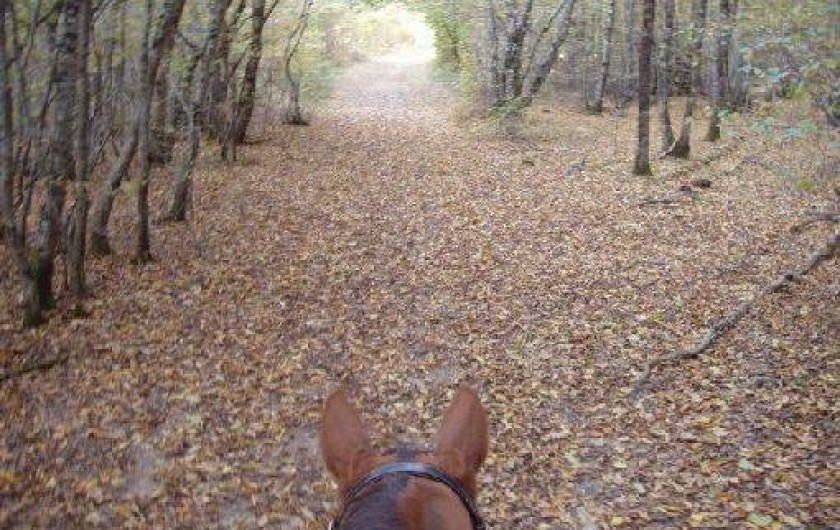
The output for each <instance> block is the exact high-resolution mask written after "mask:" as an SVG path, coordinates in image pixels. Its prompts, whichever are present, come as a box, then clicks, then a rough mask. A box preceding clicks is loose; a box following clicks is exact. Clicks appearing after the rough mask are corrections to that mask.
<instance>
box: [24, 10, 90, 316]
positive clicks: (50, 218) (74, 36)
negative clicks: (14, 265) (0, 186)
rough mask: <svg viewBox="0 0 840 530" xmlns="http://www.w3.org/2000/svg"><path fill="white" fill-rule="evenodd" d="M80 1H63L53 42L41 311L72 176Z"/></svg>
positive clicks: (49, 292) (39, 266)
mask: <svg viewBox="0 0 840 530" xmlns="http://www.w3.org/2000/svg"><path fill="white" fill-rule="evenodd" d="M80 7H81V6H80V0H66V1H65V2H64V4H63V6H62V23H61V35H60V37H59V39H58V41H57V42H56V50H55V63H56V67H55V70H54V76H53V79H52V85H53V86H54V87H55V98H54V100H53V103H52V106H53V112H52V120H51V127H50V150H49V160H48V169H47V174H46V177H45V179H44V184H45V197H44V203H43V205H42V206H41V214H40V217H39V221H38V238H37V242H38V256H37V258H36V259H37V262H36V265H35V271H34V272H35V285H36V291H37V294H38V303H39V305H40V309H47V308H50V307H52V306H53V305H54V303H55V293H54V290H53V276H54V272H55V257H56V254H57V252H58V251H59V250H60V249H59V246H60V244H61V237H62V232H63V230H62V228H63V227H62V226H61V225H62V222H61V221H62V212H63V210H64V200H65V195H66V190H65V188H64V186H65V184H66V182H67V180H68V178H69V177H72V176H73V168H74V161H73V138H74V134H73V127H74V125H75V123H74V121H75V112H76V110H77V109H76V106H75V100H76V75H77V74H78V69H77V68H76V48H77V46H78V40H79V25H78V24H79V11H80Z"/></svg>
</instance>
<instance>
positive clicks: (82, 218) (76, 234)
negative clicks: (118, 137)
mask: <svg viewBox="0 0 840 530" xmlns="http://www.w3.org/2000/svg"><path fill="white" fill-rule="evenodd" d="M80 8H81V13H80V17H79V22H80V25H79V46H78V56H77V59H78V64H77V68H78V72H77V74H76V79H77V81H78V87H77V92H76V93H77V99H76V186H75V203H74V204H73V209H72V216H70V223H68V224H69V226H68V236H69V237H68V244H67V253H68V257H69V259H68V260H67V264H68V274H67V275H68V277H69V284H70V292H71V293H72V295H73V297H74V298H75V299H76V309H77V311H79V310H80V309H81V299H82V297H83V296H84V294H85V290H86V281H85V243H86V241H87V217H88V190H87V180H88V172H89V171H90V160H89V159H90V138H89V130H90V129H89V126H88V124H89V116H88V112H89V109H90V89H89V77H88V57H89V51H90V37H91V33H92V27H91V24H92V18H93V17H92V7H91V0H82V1H81V6H80Z"/></svg>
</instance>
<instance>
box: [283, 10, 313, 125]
mask: <svg viewBox="0 0 840 530" xmlns="http://www.w3.org/2000/svg"><path fill="white" fill-rule="evenodd" d="M313 3H314V0H303V6H302V7H301V10H300V14H299V15H298V21H297V25H296V26H295V28H294V29H293V30H292V32H291V34H289V38H288V40H287V41H286V52H285V55H284V59H283V69H284V72H285V74H286V90H287V91H288V97H289V100H288V104H287V107H286V117H285V120H284V121H285V122H286V123H287V124H289V125H306V124H307V123H308V122H307V120H306V118H304V117H303V111H302V109H301V108H300V83H299V82H298V81H297V79H295V77H294V74H293V73H292V59H293V58H294V56H295V53H296V52H297V49H298V47H299V46H300V41H301V38H302V37H303V32H304V31H306V26H307V24H308V23H309V11H310V10H311V9H312V4H313Z"/></svg>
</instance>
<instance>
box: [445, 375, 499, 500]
mask: <svg viewBox="0 0 840 530" xmlns="http://www.w3.org/2000/svg"><path fill="white" fill-rule="evenodd" d="M488 440H489V434H488V432H487V413H486V412H485V411H484V407H483V406H482V405H481V401H479V399H478V396H477V395H476V393H475V391H473V390H472V389H471V388H469V387H467V386H461V387H460V388H459V389H458V392H457V393H456V394H455V397H454V398H453V399H452V403H451V404H450V405H449V409H447V411H446V414H444V416H443V425H442V426H441V428H440V432H438V438H437V447H436V449H435V457H436V459H437V461H438V464H439V465H440V466H441V467H442V468H443V470H444V471H446V472H447V473H449V474H450V475H452V476H453V477H455V478H457V479H458V480H459V481H460V482H461V483H462V484H463V485H464V486H465V487H466V488H467V489H468V490H470V491H471V493H473V494H475V491H476V482H475V476H476V473H478V469H479V468H480V467H481V464H482V463H483V462H484V459H485V458H486V457H487V447H488V444H489V441H488Z"/></svg>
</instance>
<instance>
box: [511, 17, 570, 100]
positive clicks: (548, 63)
mask: <svg viewBox="0 0 840 530" xmlns="http://www.w3.org/2000/svg"><path fill="white" fill-rule="evenodd" d="M575 3H576V0H565V2H564V3H563V4H562V7H561V11H560V12H559V15H558V17H557V34H556V35H555V36H554V40H553V41H552V42H551V46H550V48H549V50H548V54H547V55H546V57H545V59H544V60H543V61H542V62H541V63H540V64H539V65H537V68H536V70H535V73H534V77H533V79H532V80H531V82H530V84H529V85H528V88H527V90H526V91H525V96H524V98H523V99H524V102H525V103H526V104H530V103H531V101H533V99H534V97H535V96H536V95H537V93H538V92H539V91H540V89H541V88H542V86H543V84H544V83H545V81H546V80H547V79H548V75H549V74H550V73H551V69H552V68H554V65H555V64H557V58H558V57H559V56H560V48H561V47H562V46H563V44H564V43H565V42H566V39H567V38H568V36H569V26H570V22H571V18H572V13H573V12H574V9H575Z"/></svg>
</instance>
